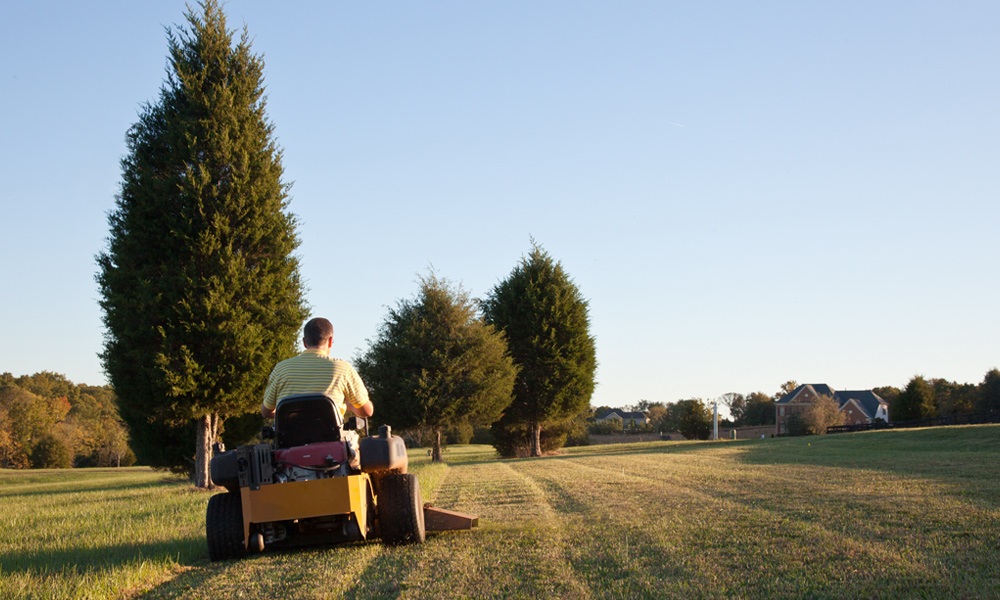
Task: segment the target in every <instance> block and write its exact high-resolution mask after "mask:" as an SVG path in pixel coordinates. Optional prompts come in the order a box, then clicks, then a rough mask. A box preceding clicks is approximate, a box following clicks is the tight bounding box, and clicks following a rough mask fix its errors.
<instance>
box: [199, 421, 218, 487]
mask: <svg viewBox="0 0 1000 600" xmlns="http://www.w3.org/2000/svg"><path fill="white" fill-rule="evenodd" d="M218 427H219V415H217V414H215V413H212V414H210V415H205V416H203V417H201V418H200V419H198V426H197V438H196V441H195V452H194V485H195V487H198V488H202V489H208V488H210V487H212V474H211V473H210V472H209V469H208V463H209V461H211V460H212V444H214V443H215V434H216V432H217V431H218Z"/></svg>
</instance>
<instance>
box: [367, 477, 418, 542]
mask: <svg viewBox="0 0 1000 600" xmlns="http://www.w3.org/2000/svg"><path fill="white" fill-rule="evenodd" d="M378 487H379V489H378V525H379V535H380V536H381V537H382V541H383V542H384V543H386V544H390V545H398V544H421V543H423V541H424V539H425V537H426V534H425V531H424V501H423V498H422V497H421V496H420V483H419V482H418V481H417V476H416V475H413V474H412V473H406V474H392V475H386V476H384V477H382V478H381V480H380V481H379V486H378Z"/></svg>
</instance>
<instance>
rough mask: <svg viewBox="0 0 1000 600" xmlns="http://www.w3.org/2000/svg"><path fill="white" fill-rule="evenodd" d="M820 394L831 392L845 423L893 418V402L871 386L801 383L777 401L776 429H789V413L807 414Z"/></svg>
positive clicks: (825, 394)
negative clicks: (839, 387)
mask: <svg viewBox="0 0 1000 600" xmlns="http://www.w3.org/2000/svg"><path fill="white" fill-rule="evenodd" d="M820 396H830V397H832V398H833V399H834V400H836V401H837V404H838V405H839V406H840V412H842V413H844V424H845V425H860V424H862V423H871V422H873V421H875V419H882V420H883V421H886V422H888V421H889V403H888V402H886V401H885V400H883V399H882V398H880V397H879V395H878V394H876V393H875V392H872V391H870V390H862V391H853V392H849V391H844V392H837V391H834V389H833V388H831V387H830V386H828V385H826V384H825V383H812V384H805V385H800V386H799V387H797V388H795V389H794V390H792V391H791V392H790V393H788V394H785V396H783V397H782V398H781V399H780V400H778V401H777V402H776V403H775V406H774V410H775V413H776V415H775V423H776V424H775V430H776V433H778V434H782V433H788V417H789V416H791V415H794V414H804V413H805V411H806V410H808V409H809V407H810V406H812V404H813V403H814V402H816V400H817V399H818V398H819V397H820Z"/></svg>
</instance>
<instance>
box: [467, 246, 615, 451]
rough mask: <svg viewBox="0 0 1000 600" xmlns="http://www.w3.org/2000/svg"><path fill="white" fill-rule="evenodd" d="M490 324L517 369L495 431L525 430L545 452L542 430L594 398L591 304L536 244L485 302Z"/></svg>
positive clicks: (535, 448)
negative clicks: (510, 395) (511, 396)
mask: <svg viewBox="0 0 1000 600" xmlns="http://www.w3.org/2000/svg"><path fill="white" fill-rule="evenodd" d="M483 314H484V315H485V317H486V321H487V322H488V323H490V324H492V325H494V326H496V327H497V328H498V329H500V330H501V331H503V332H504V334H505V335H506V337H507V344H508V346H509V347H510V353H511V356H513V358H514V363H515V364H516V365H517V366H518V369H519V370H518V375H517V381H516V383H515V385H514V400H513V402H511V405H510V408H509V409H508V410H507V411H506V413H504V416H503V418H502V419H501V421H500V422H499V424H498V426H497V427H494V434H495V435H503V434H504V432H505V431H516V430H519V429H521V428H526V429H527V431H528V443H529V454H530V455H531V456H541V454H542V435H541V434H542V429H543V428H544V427H545V426H546V425H547V424H550V423H558V422H562V421H564V420H565V419H567V418H569V417H572V416H573V415H576V414H577V413H579V412H580V411H581V410H583V409H584V408H585V407H587V406H588V405H589V403H590V397H591V395H592V394H593V391H594V372H595V370H596V368H597V357H596V350H595V345H594V337H593V336H592V335H591V334H590V317H589V314H588V305H587V301H586V300H585V299H584V297H583V294H581V293H580V290H579V288H578V287H577V286H576V284H574V283H573V281H572V280H571V279H570V278H569V276H568V275H567V274H566V272H565V270H564V269H563V267H562V265H561V264H560V263H557V262H556V261H554V260H553V259H552V257H550V256H549V255H548V253H547V252H545V251H544V250H543V249H542V248H541V247H540V246H539V245H538V244H534V243H533V245H532V250H531V253H530V254H529V255H528V256H527V257H523V258H522V259H521V263H520V264H519V265H518V266H517V267H515V268H514V270H513V271H511V273H510V275H509V276H508V277H507V279H505V280H503V281H501V282H500V283H499V284H497V285H496V286H495V287H494V288H493V289H492V290H490V292H489V293H488V294H487V296H486V298H485V300H484V301H483Z"/></svg>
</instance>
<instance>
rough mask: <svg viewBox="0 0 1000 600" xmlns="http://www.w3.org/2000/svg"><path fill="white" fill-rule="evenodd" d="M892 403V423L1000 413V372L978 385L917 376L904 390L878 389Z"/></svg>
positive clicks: (894, 388) (880, 394) (878, 392)
mask: <svg viewBox="0 0 1000 600" xmlns="http://www.w3.org/2000/svg"><path fill="white" fill-rule="evenodd" d="M872 391H874V392H875V393H876V394H878V395H879V396H881V397H882V399H883V400H885V401H886V402H888V403H889V418H890V420H892V421H912V420H916V419H930V418H934V417H950V416H952V415H965V414H972V413H977V412H985V411H991V410H1000V370H998V369H996V368H994V369H990V370H989V371H987V372H986V374H985V375H984V376H983V380H982V381H981V382H980V383H979V384H974V383H957V382H954V381H948V380H947V379H940V378H931V379H927V378H925V377H924V376H922V375H916V376H914V377H913V378H911V379H910V381H909V382H907V384H906V386H905V387H903V389H899V388H896V387H893V386H884V387H877V388H875V389H874V390H872Z"/></svg>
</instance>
